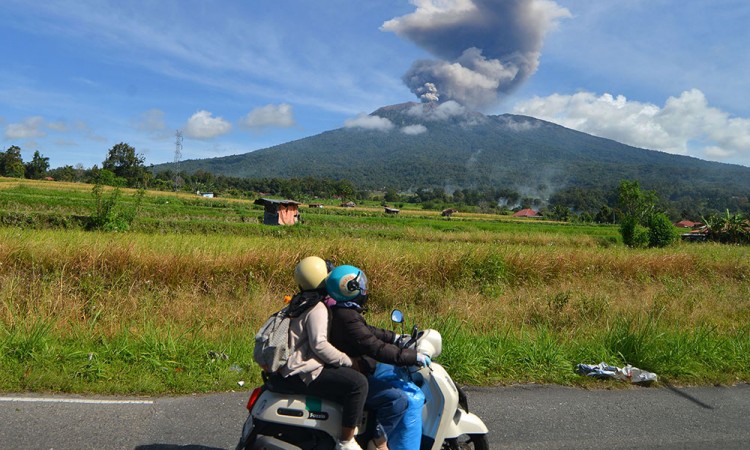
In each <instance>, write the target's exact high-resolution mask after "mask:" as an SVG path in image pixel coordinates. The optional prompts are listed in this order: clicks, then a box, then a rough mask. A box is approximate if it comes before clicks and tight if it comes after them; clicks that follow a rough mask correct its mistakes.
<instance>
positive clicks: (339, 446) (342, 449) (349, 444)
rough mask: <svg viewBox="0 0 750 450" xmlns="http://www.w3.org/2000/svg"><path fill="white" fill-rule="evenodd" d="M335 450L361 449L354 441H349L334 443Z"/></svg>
mask: <svg viewBox="0 0 750 450" xmlns="http://www.w3.org/2000/svg"><path fill="white" fill-rule="evenodd" d="M336 450H362V447H360V446H359V444H357V441H355V440H354V439H352V440H349V441H338V442H337V443H336Z"/></svg>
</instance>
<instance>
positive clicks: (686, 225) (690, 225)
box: [674, 220, 702, 228]
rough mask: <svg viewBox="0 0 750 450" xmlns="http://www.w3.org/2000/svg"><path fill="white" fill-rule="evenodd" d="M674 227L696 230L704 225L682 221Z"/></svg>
mask: <svg viewBox="0 0 750 450" xmlns="http://www.w3.org/2000/svg"><path fill="white" fill-rule="evenodd" d="M674 225H675V226H676V227H680V228H695V227H697V226H699V225H702V224H701V223H700V222H693V221H691V220H681V221H679V222H677V223H676V224H674Z"/></svg>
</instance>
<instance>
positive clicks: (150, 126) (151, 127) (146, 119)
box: [134, 108, 167, 132]
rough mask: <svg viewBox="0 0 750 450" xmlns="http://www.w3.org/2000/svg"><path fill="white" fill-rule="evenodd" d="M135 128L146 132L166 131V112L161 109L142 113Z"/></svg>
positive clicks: (136, 121)
mask: <svg viewBox="0 0 750 450" xmlns="http://www.w3.org/2000/svg"><path fill="white" fill-rule="evenodd" d="M134 125H135V128H136V129H137V130H140V131H146V132H159V131H162V130H164V129H165V128H166V127H167V126H166V124H165V122H164V111H162V110H160V109H156V108H153V109H149V110H148V111H145V112H143V113H141V115H140V116H138V118H137V119H135V124H134Z"/></svg>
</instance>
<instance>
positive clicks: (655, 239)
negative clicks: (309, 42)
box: [648, 213, 678, 247]
mask: <svg viewBox="0 0 750 450" xmlns="http://www.w3.org/2000/svg"><path fill="white" fill-rule="evenodd" d="M677 239H678V234H677V229H676V228H675V227H674V225H672V221H671V220H669V217H667V215H666V214H664V213H657V214H654V215H653V216H652V217H651V221H650V223H649V227H648V246H649V247H666V246H668V245H672V244H673V243H674V242H675V241H676V240H677Z"/></svg>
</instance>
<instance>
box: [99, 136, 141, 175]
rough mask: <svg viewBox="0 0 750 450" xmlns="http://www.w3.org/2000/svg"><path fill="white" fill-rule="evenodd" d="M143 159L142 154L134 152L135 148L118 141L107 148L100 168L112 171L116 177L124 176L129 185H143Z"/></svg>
mask: <svg viewBox="0 0 750 450" xmlns="http://www.w3.org/2000/svg"><path fill="white" fill-rule="evenodd" d="M145 160H146V158H145V157H144V156H143V155H138V154H136V153H135V148H133V147H131V146H130V145H128V144H126V143H124V142H120V143H119V144H117V145H115V146H113V147H112V148H111V149H109V153H108V154H107V159H105V160H104V162H103V163H102V168H103V169H106V170H109V171H111V172H113V173H114V174H115V175H116V176H118V177H122V178H125V179H126V180H127V183H128V185H129V186H143V185H144V183H145V181H146V179H147V170H146V166H145V165H144V161H145Z"/></svg>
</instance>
